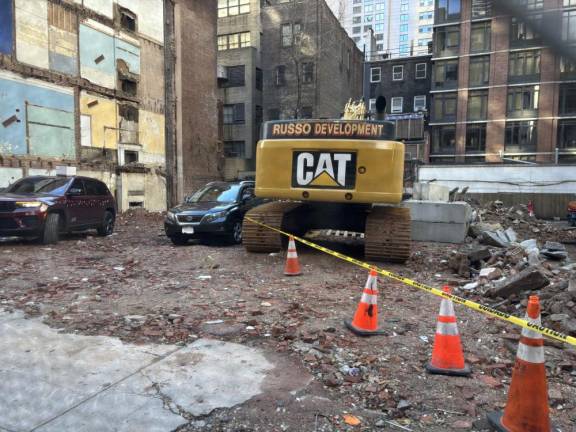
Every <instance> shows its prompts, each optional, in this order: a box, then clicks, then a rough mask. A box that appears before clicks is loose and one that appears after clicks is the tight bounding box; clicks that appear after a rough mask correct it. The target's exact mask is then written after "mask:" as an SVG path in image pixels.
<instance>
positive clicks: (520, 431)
mask: <svg viewBox="0 0 576 432" xmlns="http://www.w3.org/2000/svg"><path fill="white" fill-rule="evenodd" d="M526 320H527V321H529V322H530V323H532V324H535V325H538V326H539V325H541V320H540V301H539V300H538V296H530V299H529V301H528V311H527V313H526ZM547 387H548V386H547V383H546V369H545V367H544V340H543V339H542V335H541V334H540V333H536V332H535V331H533V330H529V329H526V328H524V329H522V337H521V338H520V343H519V344H518V352H517V354H516V364H515V365H514V370H513V371H512V383H511V384H510V390H509V392H508V402H507V403H506V408H505V409H504V414H502V413H501V412H494V413H491V414H488V421H489V422H490V424H491V425H492V426H493V427H494V428H495V429H496V430H497V431H499V432H550V431H551V430H552V429H551V426H550V415H549V414H550V412H549V411H550V410H549V407H548V388H547Z"/></svg>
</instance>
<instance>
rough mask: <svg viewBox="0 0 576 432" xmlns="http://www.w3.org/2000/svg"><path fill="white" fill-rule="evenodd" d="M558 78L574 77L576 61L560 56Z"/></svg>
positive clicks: (575, 76) (575, 75) (575, 74)
mask: <svg viewBox="0 0 576 432" xmlns="http://www.w3.org/2000/svg"><path fill="white" fill-rule="evenodd" d="M560 78H562V79H575V78H576V62H574V61H570V60H567V59H566V58H564V57H561V58H560Z"/></svg>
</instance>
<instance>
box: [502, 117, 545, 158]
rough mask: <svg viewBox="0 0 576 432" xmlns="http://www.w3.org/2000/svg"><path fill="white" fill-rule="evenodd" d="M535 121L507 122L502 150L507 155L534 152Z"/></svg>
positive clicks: (535, 140)
mask: <svg viewBox="0 0 576 432" xmlns="http://www.w3.org/2000/svg"><path fill="white" fill-rule="evenodd" d="M537 140H538V139H537V128H536V121H534V120H531V121H523V122H507V123H506V133H505V136H504V149H505V151H506V152H509V153H525V152H534V151H536V142H537Z"/></svg>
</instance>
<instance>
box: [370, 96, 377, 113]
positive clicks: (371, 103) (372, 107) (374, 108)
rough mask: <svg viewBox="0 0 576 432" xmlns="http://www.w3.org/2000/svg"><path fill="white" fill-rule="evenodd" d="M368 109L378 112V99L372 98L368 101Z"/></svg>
mask: <svg viewBox="0 0 576 432" xmlns="http://www.w3.org/2000/svg"><path fill="white" fill-rule="evenodd" d="M368 111H370V112H372V113H373V112H376V99H370V101H369V102H368Z"/></svg>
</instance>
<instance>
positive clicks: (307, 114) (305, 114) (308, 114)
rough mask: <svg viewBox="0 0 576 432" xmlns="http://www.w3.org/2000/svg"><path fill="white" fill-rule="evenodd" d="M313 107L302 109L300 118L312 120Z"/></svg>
mask: <svg viewBox="0 0 576 432" xmlns="http://www.w3.org/2000/svg"><path fill="white" fill-rule="evenodd" d="M312 111H313V110H312V107H311V106H305V107H302V109H301V110H300V118H303V119H311V118H312Z"/></svg>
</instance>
